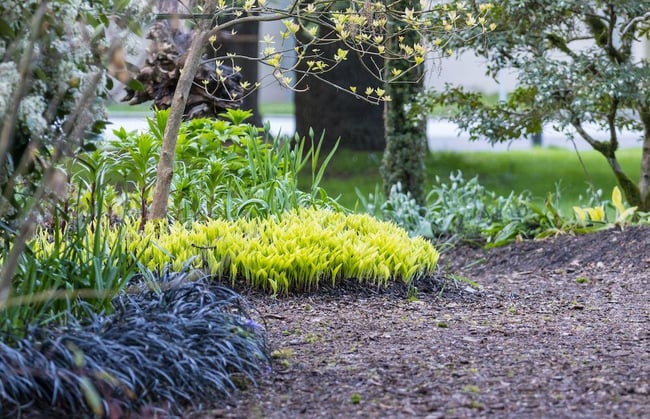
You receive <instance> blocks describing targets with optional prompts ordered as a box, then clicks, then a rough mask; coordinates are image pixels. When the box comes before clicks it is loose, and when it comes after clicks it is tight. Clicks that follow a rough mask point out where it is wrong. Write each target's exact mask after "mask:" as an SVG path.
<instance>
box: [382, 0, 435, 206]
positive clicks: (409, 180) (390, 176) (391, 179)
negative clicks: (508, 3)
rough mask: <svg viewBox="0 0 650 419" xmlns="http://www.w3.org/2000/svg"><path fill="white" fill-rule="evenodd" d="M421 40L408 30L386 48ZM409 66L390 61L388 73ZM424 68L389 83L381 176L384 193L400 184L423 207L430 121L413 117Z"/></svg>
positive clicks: (401, 6) (401, 7)
mask: <svg viewBox="0 0 650 419" xmlns="http://www.w3.org/2000/svg"><path fill="white" fill-rule="evenodd" d="M414 4H417V2H413V1H405V0H402V1H399V2H398V3H397V4H395V10H405V9H406V8H407V7H411V8H412V7H414ZM399 30H401V27H399V26H398V25H397V24H396V23H395V22H391V23H390V27H389V31H391V33H396V32H397V31H399ZM419 41H420V37H419V34H418V33H417V32H415V31H407V32H406V33H405V34H404V38H403V40H401V41H400V40H399V39H396V38H395V37H389V41H388V42H390V43H391V44H392V45H387V46H386V49H389V50H393V51H398V50H399V43H400V42H401V43H404V44H406V45H413V44H415V43H418V42H419ZM408 68H409V63H408V62H406V61H402V60H390V61H388V62H387V65H386V74H387V76H386V77H387V78H389V76H390V74H391V72H392V70H393V69H397V70H401V71H403V72H406V71H407V70H408ZM423 72H424V68H423V65H422V64H421V65H419V66H418V67H417V68H415V69H411V70H409V71H408V72H407V73H406V74H404V77H402V79H400V82H399V83H394V84H388V85H387V87H386V94H387V95H389V96H390V97H391V98H392V101H390V102H386V107H385V117H384V118H385V126H386V150H385V151H384V157H383V161H382V167H381V175H382V178H383V181H384V193H385V194H386V196H388V194H389V192H390V189H391V188H392V187H393V185H395V184H397V183H400V184H401V186H402V191H403V192H408V193H410V194H411V196H412V197H413V198H414V199H415V200H416V201H417V202H418V203H420V204H423V203H424V201H425V193H424V172H425V164H424V162H425V157H426V154H427V152H428V147H427V132H426V131H427V127H426V118H417V119H414V118H412V117H410V115H409V109H410V108H411V106H410V105H411V103H412V102H413V101H414V100H415V98H416V96H417V95H418V94H419V93H421V92H422V90H423V88H424V82H423Z"/></svg>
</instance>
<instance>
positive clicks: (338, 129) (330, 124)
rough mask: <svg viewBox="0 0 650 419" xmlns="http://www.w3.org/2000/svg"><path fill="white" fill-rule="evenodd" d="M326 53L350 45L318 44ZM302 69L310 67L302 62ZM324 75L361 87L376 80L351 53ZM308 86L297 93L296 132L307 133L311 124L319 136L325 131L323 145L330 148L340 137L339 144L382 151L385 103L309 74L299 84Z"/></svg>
mask: <svg viewBox="0 0 650 419" xmlns="http://www.w3.org/2000/svg"><path fill="white" fill-rule="evenodd" d="M318 48H319V49H320V50H321V51H322V52H323V55H325V56H327V57H333V56H334V55H335V54H336V52H337V50H338V49H339V48H343V49H346V48H347V47H345V46H343V45H341V44H340V43H338V42H335V43H332V44H326V45H319V46H318ZM301 70H303V71H305V70H307V65H306V64H303V65H302V66H301ZM324 78H325V79H326V80H328V81H329V82H331V83H333V84H334V85H336V86H340V87H341V88H343V89H348V88H349V87H350V86H358V89H359V90H363V89H365V88H366V87H367V86H374V85H376V84H377V81H376V79H374V78H373V77H372V76H371V75H370V74H369V73H368V71H367V70H366V69H365V68H363V65H362V64H361V61H360V58H359V57H358V56H357V55H356V54H354V53H352V52H351V53H350V54H349V55H348V59H347V61H344V62H342V63H341V64H340V65H339V66H338V67H337V68H335V69H334V70H332V71H331V72H329V73H327V74H326V75H325V76H324ZM305 87H308V88H309V90H308V91H307V92H304V93H300V92H296V93H295V94H294V104H295V108H296V109H295V116H296V132H298V133H299V135H301V136H304V135H307V134H308V133H309V129H310V128H312V129H313V130H314V132H315V133H316V136H317V137H318V136H319V135H320V133H322V132H323V131H325V138H324V140H323V141H324V143H323V147H324V148H328V149H331V148H332V147H334V145H335V144H336V141H337V139H338V138H341V143H340V147H342V148H347V149H351V150H364V151H382V150H383V149H384V147H385V140H384V123H383V115H382V107H381V106H378V105H373V104H371V103H368V102H365V101H363V100H360V99H357V98H355V97H354V96H352V95H351V94H349V93H345V92H342V91H341V90H340V89H337V88H335V87H333V86H332V85H330V84H328V83H326V82H323V81H321V80H318V79H317V78H315V77H308V78H307V81H306V82H305V83H304V84H303V85H301V86H299V88H305Z"/></svg>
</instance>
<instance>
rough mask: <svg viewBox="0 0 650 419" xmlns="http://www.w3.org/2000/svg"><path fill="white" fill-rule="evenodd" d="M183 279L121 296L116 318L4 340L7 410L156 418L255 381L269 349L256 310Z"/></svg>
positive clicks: (2, 399)
mask: <svg viewBox="0 0 650 419" xmlns="http://www.w3.org/2000/svg"><path fill="white" fill-rule="evenodd" d="M186 277H187V275H186V274H165V275H163V277H161V278H156V282H157V283H158V284H160V286H161V287H162V288H163V289H162V290H161V291H149V290H145V289H140V290H139V292H137V293H134V294H121V295H120V296H119V297H117V298H116V299H115V300H113V303H114V306H115V312H114V313H113V314H111V315H108V316H104V315H97V316H94V317H92V318H91V319H90V321H87V322H84V323H78V324H75V325H73V326H71V327H68V328H52V327H48V328H41V327H33V328H32V330H31V333H30V335H29V336H28V337H27V338H24V339H21V340H19V341H18V342H17V344H16V345H15V348H14V347H10V346H8V345H6V344H5V343H4V342H0V369H1V370H2V371H3V374H2V375H1V376H0V388H1V389H2V391H1V392H0V405H2V409H3V410H2V412H3V415H7V416H10V417H23V416H25V417H31V416H34V415H37V416H42V415H46V416H48V417H64V416H65V417H69V416H74V417H91V416H92V417H118V416H121V415H123V414H125V413H127V412H130V413H133V414H137V412H146V411H147V410H148V409H151V408H152V406H158V408H154V409H155V410H154V412H155V416H158V415H162V416H168V415H169V414H170V413H171V414H172V415H179V414H182V412H183V411H184V410H186V409H187V407H188V406H194V407H195V408H198V407H199V406H200V405H201V404H206V403H214V400H215V398H218V399H223V398H226V397H228V396H229V395H231V394H232V393H233V392H234V391H235V390H237V389H238V388H239V387H240V386H241V385H245V384H247V383H253V384H254V383H255V380H256V378H257V377H258V376H259V375H261V374H264V373H266V372H267V371H268V369H269V364H270V362H269V360H270V355H269V348H268V346H267V339H266V332H265V330H264V329H263V328H262V326H261V325H260V324H258V323H257V322H255V321H254V320H253V318H252V317H251V314H252V307H251V306H250V305H249V304H248V303H247V302H246V301H245V300H244V299H243V298H242V297H241V296H240V295H238V294H236V293H234V292H233V291H231V290H228V289H225V288H222V287H215V286H212V285H210V284H209V281H208V280H207V279H206V278H203V279H201V280H198V281H192V282H188V281H187V278H186ZM174 284H175V285H174ZM162 406H166V408H167V409H169V411H168V412H165V411H163V410H162ZM147 408H148V409H147Z"/></svg>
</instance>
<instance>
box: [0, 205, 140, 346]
mask: <svg viewBox="0 0 650 419" xmlns="http://www.w3.org/2000/svg"><path fill="white" fill-rule="evenodd" d="M98 211H99V212H101V208H98ZM61 221H62V217H60V216H58V215H57V216H55V219H54V224H53V226H52V228H51V229H47V230H45V229H44V230H40V232H38V233H37V234H36V237H35V239H34V243H38V246H37V249H38V250H37V251H36V252H34V251H33V250H32V249H28V251H27V252H25V253H23V254H22V255H21V256H20V263H19V265H18V269H17V272H16V275H15V277H14V279H13V281H12V292H11V297H10V298H9V300H8V302H7V304H6V306H0V331H6V332H9V331H11V332H12V333H17V334H20V333H23V332H24V331H25V330H26V328H27V327H28V326H35V325H39V324H45V323H51V322H57V323H66V322H67V320H68V319H69V317H70V316H73V317H77V318H81V317H85V316H87V315H89V314H90V313H91V312H101V311H104V312H110V311H111V309H112V305H111V298H112V297H113V296H114V295H115V294H117V293H118V292H119V291H120V290H122V289H123V288H124V287H125V286H126V284H127V283H128V281H129V280H130V279H131V278H133V277H134V276H135V275H136V274H137V272H138V271H137V268H138V266H137V263H136V258H135V257H134V256H133V255H130V254H129V253H128V250H127V249H126V242H125V241H124V233H125V230H124V229H123V228H121V227H119V226H118V227H116V228H110V229H109V227H108V226H107V223H95V222H88V221H84V220H83V219H81V218H77V219H76V220H75V222H74V223H69V224H67V225H66V226H65V227H64V226H63V225H62V223H61ZM135 251H136V252H137V250H135ZM0 262H3V259H2V258H0ZM89 310H90V311H89Z"/></svg>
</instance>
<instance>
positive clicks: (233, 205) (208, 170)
mask: <svg viewBox="0 0 650 419" xmlns="http://www.w3.org/2000/svg"><path fill="white" fill-rule="evenodd" d="M168 113H169V111H157V112H156V113H155V115H154V117H153V118H149V119H148V122H149V130H148V131H147V132H139V133H138V132H132V133H128V132H126V131H125V130H124V129H123V128H122V129H120V130H116V131H115V134H116V135H117V139H115V140H113V141H110V142H109V144H108V145H107V146H106V147H103V148H101V149H100V151H99V153H93V154H87V155H85V156H82V157H81V158H80V160H81V161H85V160H93V161H94V162H95V163H94V164H95V165H102V166H103V168H104V170H105V171H106V175H105V176H106V177H107V178H108V179H110V180H111V184H113V185H116V188H117V190H118V191H119V192H120V193H124V194H125V198H126V199H123V200H122V202H121V204H122V205H123V208H122V210H121V211H120V212H121V213H122V214H124V215H131V216H136V215H137V216H139V217H140V219H141V220H142V224H144V223H146V221H147V206H148V205H149V203H150V201H151V195H152V193H153V185H154V182H155V179H156V176H155V174H156V166H157V163H158V155H159V153H160V147H161V144H162V136H163V133H164V127H165V124H166V121H167V115H168ZM222 116H223V117H224V118H225V119H223V120H214V119H194V120H191V121H188V122H185V123H183V125H182V127H181V131H180V134H179V138H178V141H177V149H176V156H177V158H176V163H175V168H174V177H173V181H172V192H171V197H170V201H171V202H170V206H169V211H170V214H171V215H172V218H174V219H176V220H178V221H181V222H183V223H191V222H193V221H199V220H207V219H212V218H227V219H235V218H239V217H254V216H267V215H270V214H279V213H281V212H283V211H286V210H288V209H292V208H298V207H308V206H317V207H325V208H337V209H339V208H340V206H339V205H338V204H337V203H336V202H335V201H334V200H333V199H331V198H330V197H328V196H327V193H326V192H325V191H324V190H323V189H322V188H320V187H319V182H320V181H321V179H322V176H323V172H324V170H325V167H326V166H327V163H328V162H329V160H330V159H331V156H332V155H333V153H334V152H335V149H334V150H332V151H331V152H330V153H329V154H328V155H327V156H325V157H324V158H323V159H321V155H320V153H321V148H320V145H321V143H322V139H321V141H319V142H317V143H315V141H314V140H313V133H310V134H311V137H310V139H309V140H307V139H305V138H298V137H296V138H294V139H293V140H291V139H289V138H287V137H280V136H278V137H274V138H271V136H270V134H269V131H268V127H266V128H264V129H260V128H257V127H255V126H253V125H251V124H248V123H245V122H244V121H245V120H246V119H247V118H249V117H250V116H251V113H250V112H249V111H241V110H228V112H227V113H225V114H223V115H222ZM318 162H321V164H320V166H319V165H318ZM309 163H311V167H310V169H311V173H310V179H309V180H310V182H309V184H308V185H307V188H308V190H307V191H306V192H304V191H302V190H301V189H300V188H299V187H298V179H299V174H300V173H302V172H303V171H304V169H305V166H307V165H308V164H309ZM80 174H83V173H81V172H79V171H76V172H73V177H72V179H73V182H76V183H77V184H78V185H79V186H80V188H81V190H84V191H87V189H88V187H87V185H88V184H89V182H88V181H87V180H84V179H83V176H81V177H80ZM83 193H87V192H83ZM136 208H137V209H138V213H137V214H136V213H134V212H133V211H132V210H133V209H136Z"/></svg>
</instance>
